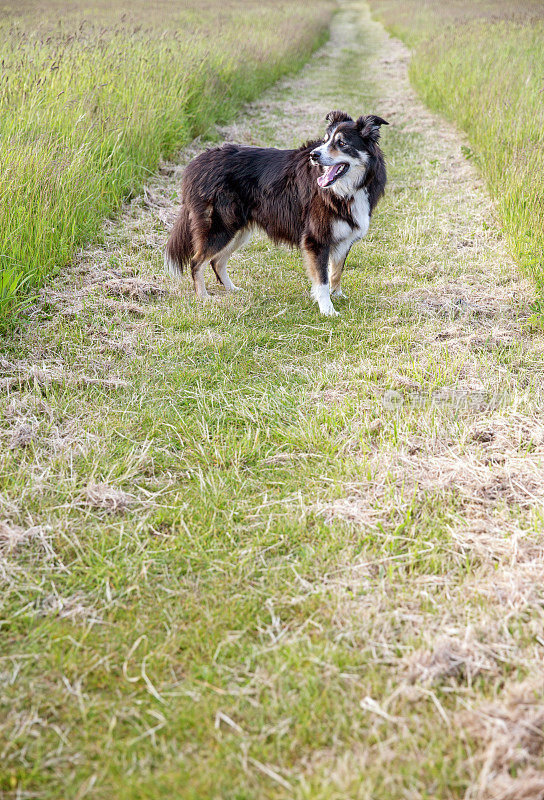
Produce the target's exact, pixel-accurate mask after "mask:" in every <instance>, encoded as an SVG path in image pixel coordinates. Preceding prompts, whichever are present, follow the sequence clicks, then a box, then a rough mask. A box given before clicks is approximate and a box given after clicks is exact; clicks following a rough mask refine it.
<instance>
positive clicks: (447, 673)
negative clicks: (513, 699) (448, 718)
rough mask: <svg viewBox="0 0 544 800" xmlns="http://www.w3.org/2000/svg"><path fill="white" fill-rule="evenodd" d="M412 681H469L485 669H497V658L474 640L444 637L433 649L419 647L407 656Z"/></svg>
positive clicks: (408, 674)
mask: <svg viewBox="0 0 544 800" xmlns="http://www.w3.org/2000/svg"><path fill="white" fill-rule="evenodd" d="M405 663H406V666H407V678H408V680H409V681H410V683H425V684H438V683H442V682H443V681H445V680H447V679H448V678H451V679H453V680H455V681H456V682H459V681H464V682H466V683H468V684H469V685H470V684H471V683H472V680H473V679H474V678H475V677H476V676H477V675H480V674H481V673H482V672H488V673H489V672H492V671H494V670H495V662H494V661H493V660H492V659H491V658H490V657H489V656H488V655H487V654H486V653H484V652H483V650H482V648H481V647H480V646H479V644H478V643H477V642H476V641H474V640H470V639H469V640H466V641H464V642H462V641H459V640H457V639H450V638H448V637H443V638H441V639H438V640H437V642H436V643H435V645H434V647H433V649H432V650H417V651H416V652H415V653H412V654H411V655H410V656H408V657H407V658H406V660H405Z"/></svg>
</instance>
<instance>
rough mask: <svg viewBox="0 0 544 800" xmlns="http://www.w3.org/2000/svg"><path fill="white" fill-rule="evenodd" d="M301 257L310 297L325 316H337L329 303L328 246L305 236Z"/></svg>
mask: <svg viewBox="0 0 544 800" xmlns="http://www.w3.org/2000/svg"><path fill="white" fill-rule="evenodd" d="M302 257H303V259H304V264H305V266H306V271H307V273H308V275H309V278H310V280H311V282H312V297H313V299H314V300H315V302H316V303H317V304H318V306H319V310H320V311H321V313H322V314H325V316H327V317H335V316H337V314H338V312H337V311H335V309H334V306H333V304H332V303H331V294H330V287H329V276H328V262H329V247H328V246H326V245H321V244H319V243H318V242H317V241H316V240H315V239H313V237H311V236H307V237H306V238H305V240H304V242H303V244H302Z"/></svg>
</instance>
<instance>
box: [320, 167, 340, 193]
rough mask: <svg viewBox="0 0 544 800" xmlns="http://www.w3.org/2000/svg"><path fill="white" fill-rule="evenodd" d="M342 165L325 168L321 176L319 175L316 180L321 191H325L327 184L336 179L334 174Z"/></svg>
mask: <svg viewBox="0 0 544 800" xmlns="http://www.w3.org/2000/svg"><path fill="white" fill-rule="evenodd" d="M341 166H342V164H333V165H332V167H327V169H326V170H325V172H324V173H323V175H320V176H319V178H318V179H317V182H318V184H319V185H320V186H321V188H322V189H325V188H326V187H327V186H329V184H331V183H332V182H333V180H334V179H335V177H336V173H337V172H338V170H339V169H340V167H341Z"/></svg>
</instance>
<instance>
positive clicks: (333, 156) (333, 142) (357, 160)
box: [310, 111, 389, 197]
mask: <svg viewBox="0 0 544 800" xmlns="http://www.w3.org/2000/svg"><path fill="white" fill-rule="evenodd" d="M326 119H327V122H328V123H329V125H328V127H327V131H326V133H325V136H324V138H323V142H322V143H321V144H320V145H319V146H318V147H315V148H314V149H313V150H312V151H311V152H310V162H311V163H312V164H314V165H317V166H318V167H319V168H320V169H319V175H318V178H317V182H318V184H319V186H320V187H321V188H322V189H330V190H331V191H332V192H334V193H335V194H337V195H340V196H341V197H348V196H352V195H353V194H354V193H355V192H356V191H357V189H359V188H361V186H362V185H363V183H364V179H365V176H366V172H367V168H368V164H369V161H370V160H371V158H372V156H373V155H374V153H375V152H376V149H377V142H378V139H379V138H380V126H381V125H388V124H389V123H387V122H386V121H385V120H384V119H382V118H381V117H376V116H374V114H366V115H365V116H362V117H359V119H357V120H355V121H354V120H353V119H352V118H351V117H350V116H349V115H348V114H345V113H344V112H343V111H330V112H329V113H328V114H327V116H326ZM378 152H379V150H378Z"/></svg>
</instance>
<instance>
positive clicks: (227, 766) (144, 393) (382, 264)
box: [0, 3, 544, 800]
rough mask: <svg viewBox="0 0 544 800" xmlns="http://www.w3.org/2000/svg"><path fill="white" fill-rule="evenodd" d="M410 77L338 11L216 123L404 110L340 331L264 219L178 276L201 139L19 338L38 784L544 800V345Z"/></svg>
mask: <svg viewBox="0 0 544 800" xmlns="http://www.w3.org/2000/svg"><path fill="white" fill-rule="evenodd" d="M407 66H408V53H407V51H406V49H405V48H404V47H403V46H402V45H401V44H400V43H399V42H397V41H396V40H394V39H392V38H390V37H388V36H387V34H386V33H385V32H384V30H383V28H382V27H381V26H379V25H378V24H376V23H374V22H373V21H372V20H371V19H370V17H369V15H368V12H367V10H366V8H365V7H364V6H362V5H360V4H357V3H344V4H342V5H341V6H340V10H339V12H338V14H337V16H336V17H335V19H334V22H333V26H332V30H331V38H330V41H329V43H328V44H327V45H326V46H325V47H324V48H323V49H322V50H321V51H319V53H318V54H316V55H315V56H314V57H313V58H312V60H311V61H310V62H309V64H308V65H307V66H306V67H305V68H304V69H303V71H302V72H301V73H300V74H298V75H296V76H294V77H292V78H290V79H288V80H285V81H282V82H281V84H279V85H277V86H275V87H274V88H273V89H272V90H270V91H268V92H266V94H265V95H263V97H262V98H261V99H260V100H259V102H256V103H254V104H252V105H251V106H250V107H248V108H247V109H245V111H244V112H243V113H242V114H240V115H239V117H238V118H237V120H236V122H235V123H233V124H231V125H229V126H228V127H225V128H222V129H220V130H218V131H216V132H215V134H214V135H213V142H216V141H217V142H219V141H222V140H224V139H229V140H232V141H238V142H243V143H247V144H256V145H267V146H269V145H274V146H278V147H291V146H296V145H298V144H299V143H300V142H301V140H304V139H306V138H309V137H313V136H315V135H319V133H320V132H321V131H322V129H323V121H324V117H325V114H326V113H327V112H328V111H330V110H331V109H334V108H342V109H345V110H346V111H348V112H350V113H352V114H360V113H369V112H370V113H376V114H379V115H380V116H383V117H384V118H385V119H387V120H388V121H389V122H390V127H389V128H387V129H382V130H383V137H382V139H383V148H384V151H385V154H386V157H387V162H388V170H389V186H388V190H387V196H386V198H385V200H384V201H383V202H382V203H381V205H380V206H379V208H378V210H377V212H376V214H375V217H374V219H373V220H372V223H371V229H370V233H369V236H368V237H367V239H366V240H364V241H363V242H362V243H360V244H359V245H358V246H356V247H355V248H354V249H353V250H352V252H351V254H350V256H349V259H348V265H347V269H346V272H345V281H344V283H345V289H344V290H345V291H346V293H347V295H348V298H349V299H348V300H347V301H342V302H337V308H338V310H339V311H340V313H341V316H340V317H339V318H338V319H337V320H332V321H331V320H324V319H322V318H320V317H319V315H318V313H317V311H316V309H315V308H314V307H313V306H312V305H311V302H310V299H309V294H308V286H307V281H306V277H305V275H304V272H303V268H302V265H301V262H300V257H299V255H298V254H297V253H292V252H290V251H287V250H285V249H282V248H276V247H273V246H272V245H271V244H270V243H269V242H268V241H267V240H266V239H264V238H260V237H256V238H255V240H254V242H253V243H252V244H251V245H250V246H249V247H248V248H247V249H246V250H244V251H242V252H240V253H238V254H236V255H235V256H234V257H233V258H232V260H231V266H230V271H231V274H232V277H233V279H234V282H235V283H236V284H238V285H241V286H242V287H243V288H244V290H245V291H244V292H243V293H241V294H239V295H235V296H232V295H224V294H223V293H222V291H221V290H220V289H218V288H216V289H215V290H214V289H213V283H214V282H213V280H212V274H211V271H209V273H208V274H207V282H208V286H209V288H210V289H212V290H213V291H215V296H216V299H215V301H214V302H213V303H210V304H207V305H201V304H199V303H198V302H197V301H195V299H194V297H193V293H192V288H191V286H190V285H189V280H188V279H185V281H184V283H183V284H182V285H181V287H173V286H172V285H171V284H169V283H168V282H167V281H166V279H165V278H163V276H162V254H161V248H162V245H163V243H164V241H165V238H166V234H167V230H168V228H169V226H170V225H171V223H172V221H173V218H174V215H175V210H176V203H177V186H178V184H179V178H180V175H181V171H182V169H183V165H184V164H186V163H187V161H188V160H189V159H190V158H191V157H192V156H193V155H195V154H196V153H197V152H199V151H200V150H201V149H202V148H203V147H204V146H205V144H209V142H203V141H197V142H195V143H193V145H191V147H189V148H187V149H186V150H185V151H184V152H183V153H182V154H181V155H180V162H179V163H177V164H164V165H163V167H162V168H161V171H160V173H159V174H158V175H156V176H153V177H152V178H151V179H150V181H149V184H148V186H147V187H146V190H145V192H144V193H143V194H142V195H141V196H139V197H137V198H135V199H134V200H133V201H131V203H130V204H128V205H127V206H125V207H124V208H123V210H122V212H121V213H120V215H119V218H118V219H116V220H112V221H108V222H107V223H106V225H105V227H104V240H103V243H101V244H100V245H99V246H95V247H93V248H89V249H87V250H86V251H85V252H83V253H82V254H81V256H80V258H79V259H78V262H77V264H76V265H75V266H74V269H73V270H70V271H68V272H66V273H63V274H62V275H60V276H59V278H58V279H57V280H56V281H55V282H54V283H52V284H51V285H50V286H49V287H48V288H47V289H46V290H44V291H43V292H42V295H41V299H40V301H39V303H37V304H36V306H35V308H34V309H33V311H32V315H31V317H32V318H31V320H30V323H29V324H28V325H27V326H25V327H24V328H22V329H21V330H20V331H19V332H18V333H17V334H16V335H14V336H13V337H12V339H11V340H9V341H7V342H6V347H5V348H4V354H3V357H2V360H1V361H0V371H1V375H2V377H1V378H0V380H1V381H2V384H1V387H2V392H1V394H0V404H1V410H2V426H1V434H2V439H3V448H2V469H1V470H0V471H1V474H2V476H3V477H2V483H1V484H0V570H1V572H0V576H1V579H2V581H3V587H4V588H3V600H2V602H3V616H4V618H5V619H9V620H19V622H18V624H17V625H15V624H14V625H12V626H11V628H10V630H12V631H13V632H12V633H11V635H10V637H9V639H8V640H6V641H7V644H6V655H7V656H8V657H9V659H10V664H12V665H13V671H12V672H10V680H9V681H6V682H5V688H4V689H3V690H2V692H3V694H2V698H1V699H2V703H3V704H4V705H3V707H4V708H6V709H7V712H6V715H5V717H4V719H5V722H3V723H2V725H3V727H0V736H1V737H2V739H3V740H4V741H3V742H2V744H3V745H4V747H5V750H4V756H5V759H4V760H5V763H6V765H7V766H6V769H7V770H8V772H7V773H6V774H7V775H8V776H9V775H11V774H13V775H15V776H16V778H14V780H21V781H22V780H23V779H24V780H26V781H27V787H30V789H35V788H36V787H37V788H39V789H40V791H41V793H42V794H43V795H44V796H46V797H54V796H58V791H57V789H58V786H59V781H61V777H60V776H63V777H62V785H63V790H65V791H67V790H66V786H68V787H69V790H70V791H71V788H74V792H73V793H74V794H75V793H76V791H79V792H80V794H79V796H85V791H87V795H88V796H95V797H102V796H111V792H112V791H113V792H116V793H117V796H119V797H136V796H142V797H146V798H149V797H155V796H156V797H161V796H172V791H174V790H175V791H177V792H180V791H182V792H183V796H184V797H185V796H186V797H195V798H196V797H198V798H203V797H218V796H221V797H255V796H259V797H274V798H275V797H296V798H301V800H302V798H307V797H312V798H314V799H315V798H317V799H318V800H320V799H321V798H323V800H329V798H332V797H342V798H344V797H362V798H370V797H372V798H374V799H378V798H379V799H380V800H381V799H382V798H383V800H385V798H388V800H389V799H390V798H399V799H400V798H406V797H410V798H422V799H423V798H429V797H433V798H452V797H455V798H461V797H467V798H480V800H483V799H484V798H491V797H496V796H497V795H500V796H501V797H519V796H524V797H528V798H532V797H535V798H536V797H540V795H539V794H538V792H539V791H541V781H540V778H539V772H538V771H539V769H540V766H541V758H542V748H541V744H540V740H539V739H538V737H537V736H536V734H535V733H534V732H535V730H537V731H538V730H540V727H539V726H541V718H542V713H543V711H542V704H541V701H540V700H539V691H540V689H541V686H542V678H543V673H542V653H543V652H544V651H543V647H542V640H541V639H539V637H540V636H541V631H542V623H543V618H542V607H543V604H542V600H543V592H542V586H543V585H544V581H543V578H544V574H543V573H544V568H543V566H542V564H543V556H544V546H543V539H542V532H541V531H542V500H543V497H544V490H543V489H542V487H543V486H544V481H543V477H544V468H543V459H544V423H543V422H542V420H541V414H540V409H541V407H542V389H541V374H542V368H543V365H544V364H543V362H544V342H543V340H542V337H541V336H540V335H539V334H536V333H535V332H534V331H533V330H532V329H531V326H530V324H529V323H530V299H531V291H530V287H529V285H528V283H527V282H526V281H525V280H524V279H523V278H522V277H521V276H520V275H519V274H518V273H517V271H516V268H515V265H514V264H513V262H512V260H511V259H510V257H509V256H508V253H507V250H506V247H505V244H504V241H503V239H502V237H501V236H500V233H499V231H498V227H497V224H496V221H495V216H494V212H493V206H492V204H491V202H490V200H489V198H488V196H487V194H486V192H485V188H484V186H483V183H482V181H481V178H480V177H479V176H478V175H477V173H476V172H475V170H474V168H473V166H472V165H471V164H470V163H469V162H467V161H466V160H465V159H464V157H463V154H462V147H463V145H464V139H463V137H462V135H461V134H459V133H458V132H457V131H456V130H455V129H454V128H452V127H451V126H450V125H448V124H447V123H446V122H444V121H443V120H441V119H439V118H438V117H436V116H434V115H433V114H431V113H430V112H429V111H428V110H426V109H425V108H424V107H423V106H422V104H421V103H420V102H419V100H418V99H417V97H416V96H415V94H414V92H413V90H412V89H411V87H410V84H409V81H408V75H407ZM213 142H212V143H213ZM74 643H75V644H74ZM13 676H15V677H13ZM12 678H13V680H12ZM505 687H506V688H505ZM29 708H30V709H32V713H29V712H28V709H29ZM180 720H182V721H183V724H180ZM38 731H39V734H40V746H39V748H37V747H36V745H35V742H36V738H37V732H38ZM113 731H116V733H115V735H112V732H113ZM59 732H60V733H59ZM59 740H60V741H61V744H60V745H59ZM497 742H498V744H497ZM97 743H99V744H100V745H101V747H100V750H101V751H102V755H101V757H100V759H98V758H97V756H96V745H97ZM33 748H34V749H33ZM29 754H30V756H32V757H33V758H35V759H36V763H37V764H38V765H40V766H41V776H40V777H39V778H36V777H35V776H33V775H31V776H30V777H25V776H28V775H30V773H29V772H28V769H27V766H26V765H27V762H28V759H29ZM40 759H41V760H40ZM25 770H26V772H25ZM17 776H19V777H18V778H17ZM21 776H22V777H21ZM8 780H11V779H9V778H8ZM539 781H540V783H539ZM10 785H12V784H10ZM85 786H87V787H90V788H88V789H85ZM82 787H83V788H82ZM539 787H540V788H539ZM84 789H85V791H83V790H84ZM81 792H83V794H82V793H81ZM531 792H532V794H531ZM138 793H139V794H138ZM500 793H502V794H500Z"/></svg>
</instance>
